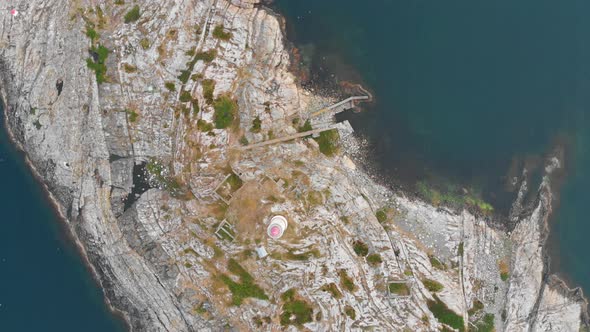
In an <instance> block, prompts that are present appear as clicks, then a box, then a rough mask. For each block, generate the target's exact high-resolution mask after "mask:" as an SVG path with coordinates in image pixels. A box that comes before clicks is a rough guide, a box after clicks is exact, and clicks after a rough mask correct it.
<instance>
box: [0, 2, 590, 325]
mask: <svg viewBox="0 0 590 332" xmlns="http://www.w3.org/2000/svg"><path fill="white" fill-rule="evenodd" d="M10 6H12V7H13V8H14V9H16V10H17V12H15V13H13V14H16V15H11V14H3V15H1V16H0V23H1V24H0V91H1V96H2V100H3V102H4V109H5V121H6V125H7V128H8V130H9V132H10V133H11V135H12V137H13V139H14V142H15V144H17V145H18V146H19V147H20V148H21V149H22V150H23V151H25V153H26V156H27V158H28V161H29V163H30V166H31V168H32V169H33V171H34V172H35V173H36V175H37V176H38V177H39V178H40V179H41V181H42V182H43V183H44V184H45V185H46V186H47V188H46V189H47V191H48V193H49V195H50V196H51V198H52V200H54V202H55V205H56V208H57V209H58V211H59V212H60V213H61V215H62V216H63V218H64V220H65V222H66V223H67V225H68V228H69V229H70V230H71V233H72V235H73V238H74V239H75V241H76V242H77V244H78V246H79V249H80V251H81V252H82V253H83V254H84V256H85V257H86V259H87V261H88V263H89V266H90V267H91V268H92V271H93V272H94V274H95V277H96V279H97V281H98V282H99V283H100V285H101V286H102V288H103V290H104V293H105V298H106V301H107V303H108V304H109V306H110V307H111V308H112V310H113V311H115V312H117V313H119V314H121V315H122V316H123V317H124V318H125V320H126V321H127V322H128V325H129V327H130V329H131V330H132V331H207V330H211V331H219V330H223V329H228V330H238V331H250V330H265V331H266V330H268V331H270V330H279V329H287V330H297V329H302V330H314V331H315V330H319V331H332V330H343V331H349V330H370V329H374V330H384V331H439V330H445V331H450V330H456V331H466V330H471V331H493V330H496V331H580V330H587V329H588V314H587V302H586V300H585V299H584V297H583V295H582V292H581V290H579V289H575V290H570V289H569V288H568V287H566V286H565V284H564V283H563V282H561V281H560V280H559V279H557V278H556V277H554V276H552V275H550V274H549V271H548V263H547V258H546V256H547V255H546V253H545V240H546V237H547V232H548V228H547V222H548V218H549V216H550V215H551V212H552V209H553V207H554V204H555V203H554V199H553V195H554V194H553V190H552V188H553V187H554V186H557V184H556V182H558V178H559V174H560V170H561V169H563V165H562V163H563V160H564V158H563V155H562V154H563V151H561V150H560V149H555V150H554V151H552V152H551V153H549V154H548V155H547V157H546V160H545V164H544V165H543V167H544V169H543V179H542V181H541V183H540V185H539V187H538V188H537V187H532V183H533V182H531V181H530V176H529V174H530V170H529V169H527V168H526V167H523V168H522V169H521V170H519V172H518V175H516V176H514V178H513V179H512V185H513V186H514V187H515V188H516V189H517V190H518V198H517V200H516V201H515V202H514V204H513V207H512V209H511V213H510V216H509V217H508V220H504V222H503V223H498V222H493V221H492V219H493V218H490V211H489V209H488V207H487V206H486V205H485V203H483V202H479V201H477V199H476V198H469V199H470V200H471V202H472V203H473V204H472V208H462V209H453V208H447V207H443V206H437V204H433V202H432V201H428V202H426V201H423V200H421V199H419V198H417V197H415V196H413V195H409V194H408V193H403V192H393V191H391V190H390V189H388V188H386V187H384V186H382V185H380V184H378V183H376V182H375V181H374V180H373V179H372V178H371V177H370V176H368V175H367V174H366V173H365V172H364V171H363V168H362V167H360V164H359V162H357V159H355V155H357V154H356V152H358V150H359V142H358V141H357V139H356V138H355V136H354V134H353V133H352V129H351V127H350V125H348V124H347V123H335V120H334V117H333V114H332V113H333V112H332V111H333V110H332V109H331V108H329V107H328V106H329V105H331V104H333V103H334V102H337V100H333V99H331V98H326V97H322V96H318V95H315V94H314V93H313V92H311V91H306V90H304V89H303V88H302V87H301V86H299V85H298V84H297V79H296V78H295V76H294V75H293V74H292V73H291V72H290V71H289V69H290V65H291V60H290V59H291V57H290V55H289V53H288V51H287V47H286V46H285V45H286V43H285V40H284V35H283V32H282V23H281V18H280V17H278V16H277V15H276V14H274V13H273V12H272V11H271V10H269V9H267V8H264V7H263V5H262V4H261V3H260V1H258V0H231V1H230V0H192V1H172V0H160V1H155V0H140V1H139V0H138V1H129V0H127V1H122V0H113V1H110V0H109V1H88V0H34V1H24V0H20V1H13V2H11V4H10ZM325 110H327V111H325ZM276 216H284V219H285V220H286V223H285V225H287V224H288V226H287V227H285V228H284V229H282V230H281V231H282V232H281V233H277V234H274V235H276V236H274V235H273V236H269V235H270V233H267V227H268V225H269V223H270V222H271V219H272V218H273V217H276ZM279 234H280V235H281V236H278V235H279Z"/></svg>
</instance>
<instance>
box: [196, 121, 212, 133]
mask: <svg viewBox="0 0 590 332" xmlns="http://www.w3.org/2000/svg"><path fill="white" fill-rule="evenodd" d="M197 129H198V130H199V131H202V132H205V133H208V132H210V131H211V130H213V124H211V123H209V122H207V121H205V120H203V119H199V120H198V121H197Z"/></svg>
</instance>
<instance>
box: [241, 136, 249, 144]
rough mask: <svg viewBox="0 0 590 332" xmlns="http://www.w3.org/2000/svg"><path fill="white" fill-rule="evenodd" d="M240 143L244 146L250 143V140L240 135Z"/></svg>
mask: <svg viewBox="0 0 590 332" xmlns="http://www.w3.org/2000/svg"><path fill="white" fill-rule="evenodd" d="M240 144H242V145H243V146H246V145H248V144H250V142H249V141H248V138H246V136H244V135H242V137H240Z"/></svg>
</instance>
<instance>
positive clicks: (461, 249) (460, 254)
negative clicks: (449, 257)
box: [457, 242, 464, 257]
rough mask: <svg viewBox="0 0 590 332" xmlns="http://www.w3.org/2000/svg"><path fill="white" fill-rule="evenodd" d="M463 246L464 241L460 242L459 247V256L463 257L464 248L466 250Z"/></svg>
mask: <svg viewBox="0 0 590 332" xmlns="http://www.w3.org/2000/svg"><path fill="white" fill-rule="evenodd" d="M463 246H464V245H463V242H460V243H459V248H457V256H459V257H463V250H464V249H463Z"/></svg>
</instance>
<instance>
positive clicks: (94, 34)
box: [86, 25, 100, 44]
mask: <svg viewBox="0 0 590 332" xmlns="http://www.w3.org/2000/svg"><path fill="white" fill-rule="evenodd" d="M86 37H88V38H90V42H92V43H93V44H94V41H95V40H97V39H98V38H99V37H100V35H99V34H98V32H96V30H94V29H93V28H92V26H90V25H86Z"/></svg>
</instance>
